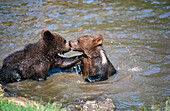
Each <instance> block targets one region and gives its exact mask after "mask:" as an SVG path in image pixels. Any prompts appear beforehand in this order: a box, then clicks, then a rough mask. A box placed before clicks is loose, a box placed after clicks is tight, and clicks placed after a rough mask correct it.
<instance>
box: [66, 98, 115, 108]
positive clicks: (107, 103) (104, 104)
mask: <svg viewBox="0 0 170 111" xmlns="http://www.w3.org/2000/svg"><path fill="white" fill-rule="evenodd" d="M115 109H116V108H115V105H114V104H113V101H112V99H110V98H107V99H104V100H93V101H86V102H82V101H81V103H77V104H72V105H68V107H67V110H68V111H73V110H77V111H115Z"/></svg>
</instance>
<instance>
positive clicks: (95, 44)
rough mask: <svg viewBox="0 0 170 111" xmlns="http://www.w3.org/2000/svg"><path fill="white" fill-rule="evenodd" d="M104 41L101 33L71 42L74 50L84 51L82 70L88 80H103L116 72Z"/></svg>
mask: <svg viewBox="0 0 170 111" xmlns="http://www.w3.org/2000/svg"><path fill="white" fill-rule="evenodd" d="M102 42H103V36H102V35H100V34H99V35H97V36H95V37H93V36H87V35H86V36H83V37H80V38H78V39H77V40H72V41H70V42H69V43H70V47H71V49H72V50H74V51H79V52H83V59H82V61H81V71H82V74H83V76H84V77H85V80H86V81H88V82H97V81H103V80H106V79H108V77H109V76H111V75H113V74H115V73H116V70H115V68H114V67H113V65H112V64H111V62H110V61H109V59H108V58H107V56H106V54H105V51H104V50H103V47H102Z"/></svg>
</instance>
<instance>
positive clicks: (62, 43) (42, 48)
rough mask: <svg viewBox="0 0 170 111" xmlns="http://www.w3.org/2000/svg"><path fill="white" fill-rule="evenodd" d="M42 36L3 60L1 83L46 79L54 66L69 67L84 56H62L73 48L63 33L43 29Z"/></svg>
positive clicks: (0, 73) (0, 75) (0, 70)
mask: <svg viewBox="0 0 170 111" xmlns="http://www.w3.org/2000/svg"><path fill="white" fill-rule="evenodd" d="M41 36H42V38H41V39H40V40H39V41H38V42H36V43H30V44H28V45H27V46H25V48H24V49H21V50H19V51H16V52H14V53H12V54H10V55H9V56H7V57H6V58H5V59H4V60H3V65H2V68H1V69H0V83H3V84H6V83H13V82H18V81H21V80H25V79H33V80H37V81H42V80H46V78H47V76H48V71H49V70H51V69H53V68H61V69H68V68H71V67H73V66H75V65H76V64H77V63H78V62H80V60H81V58H82V56H81V55H79V56H74V57H70V58H68V57H67V58H66V57H62V56H60V55H59V54H64V53H66V52H68V51H70V50H71V48H70V46H69V42H67V41H66V40H65V39H64V38H63V37H62V36H61V35H59V34H57V33H54V32H50V31H49V30H42V31H41Z"/></svg>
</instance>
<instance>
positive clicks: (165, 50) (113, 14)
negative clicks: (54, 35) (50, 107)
mask: <svg viewBox="0 0 170 111" xmlns="http://www.w3.org/2000/svg"><path fill="white" fill-rule="evenodd" d="M0 4H1V5H0V29H1V30H0V47H1V50H0V53H1V54H0V63H2V60H3V58H5V57H6V56H7V55H9V54H10V53H11V52H13V51H14V50H17V49H20V48H23V46H24V45H25V44H28V43H31V42H35V41H37V40H38V39H39V38H40V32H41V30H42V29H48V30H51V31H55V32H58V33H60V34H61V35H63V36H64V37H65V38H66V39H67V40H71V39H75V38H77V37H79V36H82V35H85V34H91V35H96V34H99V33H100V34H103V35H104V49H105V50H106V53H107V55H108V57H109V59H110V60H111V62H112V63H113V65H114V66H115V67H116V69H117V70H118V74H116V75H115V76H113V77H111V78H110V79H109V80H107V81H103V82H99V83H94V84H88V83H85V82H84V81H83V79H82V78H81V76H79V75H76V74H63V73H61V74H55V75H52V76H51V77H49V78H48V80H47V81H43V82H37V81H32V80H26V81H22V82H19V83H13V84H8V85H6V87H7V90H8V91H9V92H10V93H12V94H15V95H16V96H26V97H28V98H33V99H39V98H42V100H43V102H44V103H46V102H48V101H49V100H51V101H52V102H62V103H64V104H67V103H73V102H75V101H76V100H77V99H84V100H88V99H96V98H102V97H109V98H112V99H113V101H114V102H115V104H116V106H117V108H118V109H120V110H125V109H126V110H132V109H137V108H138V107H139V105H141V104H145V105H147V106H150V103H152V97H154V98H155V100H156V101H157V103H161V102H164V101H165V100H166V98H167V97H169V96H170V90H169V89H170V87H169V86H170V84H169V80H170V79H169V78H170V76H169V72H170V67H169V66H170V65H169V64H170V61H169V59H170V49H169V47H170V45H169V43H170V39H169V35H170V31H169V29H170V26H169V17H170V12H169V8H170V6H169V4H170V2H169V1H167V0H161V1H160V0H150V1H147V0H132V1H118V0H116V1H112V0H107V1H100V0H97V1H94V0H79V1H74V0H71V1H60V0H57V1H56V0H43V1H42V0H40V1H39V0H34V1H30V0H22V1H18V0H11V1H5V0H1V2H0ZM72 55H75V53H74V52H71V53H68V54H67V56H72Z"/></svg>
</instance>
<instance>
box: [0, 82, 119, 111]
mask: <svg viewBox="0 0 170 111" xmlns="http://www.w3.org/2000/svg"><path fill="white" fill-rule="evenodd" d="M115 109H116V107H115V105H114V103H113V101H112V99H109V98H106V99H102V100H91V101H83V100H81V101H77V102H76V103H75V104H70V105H68V106H66V107H64V108H63V107H62V104H56V103H53V104H50V103H48V104H47V105H46V106H44V105H42V104H41V103H40V102H37V101H33V100H29V99H27V98H25V97H11V96H10V95H9V94H7V93H6V92H5V91H4V90H3V89H2V85H1V84H0V110H1V111H6V110H17V111H22V110H24V111H42V110H43V111H51V110H54V111H66V110H67V111H73V110H78V111H106V110H108V111H115Z"/></svg>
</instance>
